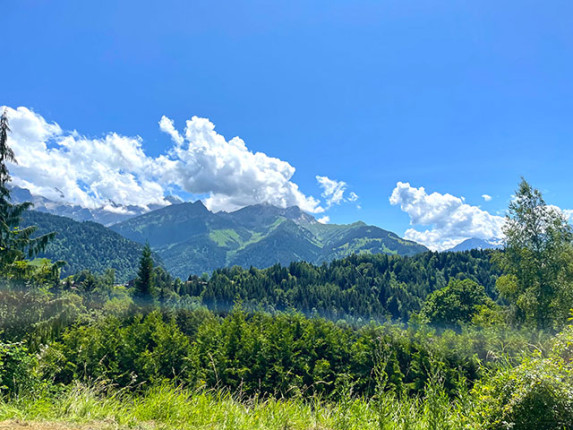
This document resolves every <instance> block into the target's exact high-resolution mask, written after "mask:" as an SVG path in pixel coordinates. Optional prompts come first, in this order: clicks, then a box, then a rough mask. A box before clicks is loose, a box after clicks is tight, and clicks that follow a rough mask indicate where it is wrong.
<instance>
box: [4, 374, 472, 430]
mask: <svg viewBox="0 0 573 430" xmlns="http://www.w3.org/2000/svg"><path fill="white" fill-rule="evenodd" d="M470 416H471V405H469V404H466V403H464V402H459V401H458V402H450V400H449V399H447V397H445V396H444V395H443V394H442V393H441V392H439V390H437V391H435V392H433V393H431V394H429V396H428V397H427V398H425V399H420V400H416V399H402V400H400V401H398V399H396V398H394V397H393V396H392V395H385V396H384V397H382V398H380V399H378V400H370V401H365V400H362V399H353V398H350V397H348V398H347V399H346V400H343V401H339V402H337V403H328V402H323V401H320V400H317V399H311V400H310V401H308V400H307V401H303V400H302V399H294V400H275V399H266V400H263V399H257V398H251V399H239V398H238V397H237V396H231V395H229V394H223V393H217V392H208V391H207V392H193V391H188V390H185V389H179V388H175V387H172V386H169V385H163V386H158V387H155V388H152V389H150V390H148V391H147V392H146V393H145V394H143V395H140V396H133V395H131V394H125V393H122V392H118V391H115V392H113V391H109V390H108V389H106V388H104V387H103V386H99V387H98V386H95V387H94V386H92V387H86V386H83V385H76V386H75V387H73V388H72V389H68V390H66V391H64V392H62V393H60V394H58V395H39V396H36V397H35V398H14V399H12V400H9V401H4V402H2V403H0V429H12V428H14V429H19V428H22V429H31V430H36V429H38V430H52V429H53V430H68V429H82V430H84V429H97V430H102V429H124V428H125V429H234V430H239V429H245V430H246V429H368V428H376V429H404V430H405V429H412V430H414V429H462V428H473V429H475V428H479V426H477V425H476V424H475V423H472V422H471V419H470V418H469V417H470Z"/></svg>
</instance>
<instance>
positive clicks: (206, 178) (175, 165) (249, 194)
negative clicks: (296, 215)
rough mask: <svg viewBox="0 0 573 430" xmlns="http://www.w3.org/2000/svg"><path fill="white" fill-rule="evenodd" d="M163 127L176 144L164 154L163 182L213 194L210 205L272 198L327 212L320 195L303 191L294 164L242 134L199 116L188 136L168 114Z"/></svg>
mask: <svg viewBox="0 0 573 430" xmlns="http://www.w3.org/2000/svg"><path fill="white" fill-rule="evenodd" d="M160 128H161V130H163V131H164V132H166V133H168V134H169V135H170V136H171V138H172V139H173V142H174V144H175V145H174V146H173V148H172V149H171V150H170V151H169V153H168V154H167V156H163V157H160V158H159V159H158V163H159V164H160V166H161V168H160V171H161V172H162V177H161V180H162V182H164V183H170V184H176V185H178V186H179V187H181V188H182V189H184V190H185V191H187V192H189V193H192V194H209V197H208V198H207V199H206V200H205V204H206V205H207V207H208V208H209V209H211V210H215V211H218V210H227V211H228V210H234V209H238V208H241V207H244V206H248V205H252V204H257V203H269V204H272V205H275V206H280V207H288V206H299V207H300V208H301V209H302V210H304V211H307V212H311V213H320V212H324V208H322V207H321V206H320V202H319V201H318V200H317V199H315V198H313V197H311V196H306V195H305V194H303V193H302V192H301V191H300V190H299V188H298V185H297V184H295V183H294V182H292V181H291V178H292V176H293V175H294V172H295V168H294V167H293V166H291V165H290V164H289V163H287V162H286V161H282V160H280V159H278V158H274V157H269V156H268V155H266V154H264V153H262V152H251V151H249V149H248V148H247V146H246V145H245V142H244V141H243V140H242V139H240V138H238V137H234V138H233V139H230V140H229V141H227V140H226V139H225V138H224V137H223V136H221V135H220V134H218V133H217V132H216V131H215V125H214V124H213V123H212V122H210V121H209V120H208V119H205V118H198V117H196V116H194V117H193V118H192V119H191V120H189V121H187V122H186V125H185V131H184V134H183V136H182V135H181V134H179V132H177V130H176V129H175V127H174V125H173V121H171V120H170V119H168V118H166V117H163V118H162V119H161V121H160Z"/></svg>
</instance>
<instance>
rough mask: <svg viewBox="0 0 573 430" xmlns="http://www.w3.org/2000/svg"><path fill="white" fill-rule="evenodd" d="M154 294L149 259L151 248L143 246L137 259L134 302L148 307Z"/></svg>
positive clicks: (151, 267)
mask: <svg viewBox="0 0 573 430" xmlns="http://www.w3.org/2000/svg"><path fill="white" fill-rule="evenodd" d="M154 294H155V286H154V273H153V258H152V257H151V248H150V247H149V244H145V246H144V247H143V251H142V253H141V258H140V259H139V270H138V272H137V278H136V279H135V293H134V294H133V296H134V298H135V300H136V301H137V302H138V303H140V304H142V305H148V304H151V303H152V302H153V296H154Z"/></svg>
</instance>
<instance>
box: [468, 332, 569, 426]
mask: <svg viewBox="0 0 573 430" xmlns="http://www.w3.org/2000/svg"><path fill="white" fill-rule="evenodd" d="M556 339H557V340H556V343H555V346H554V348H553V350H552V352H551V353H550V354H549V356H548V357H546V358H544V357H542V356H541V353H537V355H536V356H534V357H526V358H524V360H523V361H522V363H521V365H519V366H517V367H515V368H511V369H504V370H501V371H499V372H498V373H497V374H495V375H494V376H493V377H492V378H490V379H489V380H486V381H483V382H481V383H480V384H478V386H476V388H475V390H474V391H475V394H476V395H477V396H478V399H479V400H480V402H481V405H480V412H479V413H480V415H481V419H482V420H483V421H484V423H485V425H486V428H490V429H512V430H529V429H532V430H533V429H534V430H540V429H544V430H553V429H555V430H563V429H571V428H573V427H572V426H573V367H572V366H571V362H570V357H569V356H568V353H569V352H570V351H569V348H570V345H571V342H572V340H573V331H572V330H571V329H569V328H568V329H567V330H566V331H565V332H563V333H561V334H560V335H559V336H558V337H557V338H556Z"/></svg>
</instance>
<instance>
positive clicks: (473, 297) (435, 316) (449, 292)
mask: <svg viewBox="0 0 573 430" xmlns="http://www.w3.org/2000/svg"><path fill="white" fill-rule="evenodd" d="M484 306H486V307H489V308H490V309H491V308H492V306H493V301H492V300H491V299H490V298H489V297H488V296H487V294H486V292H485V289H484V287H483V286H481V285H479V284H477V283H476V282H474V281H472V280H471V279H464V280H462V281H460V280H458V279H452V280H451V281H450V282H449V284H448V285H447V286H446V287H445V288H443V289H441V290H437V291H434V292H433V293H431V294H430V295H429V296H428V298H427V299H426V301H425V302H424V305H423V306H422V310H421V311H420V316H421V317H422V318H423V319H424V320H425V321H427V322H428V323H429V324H431V325H433V326H436V327H441V328H455V329H460V328H461V324H468V323H470V322H471V321H472V318H473V317H474V315H476V314H477V313H478V312H483V307H484Z"/></svg>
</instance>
